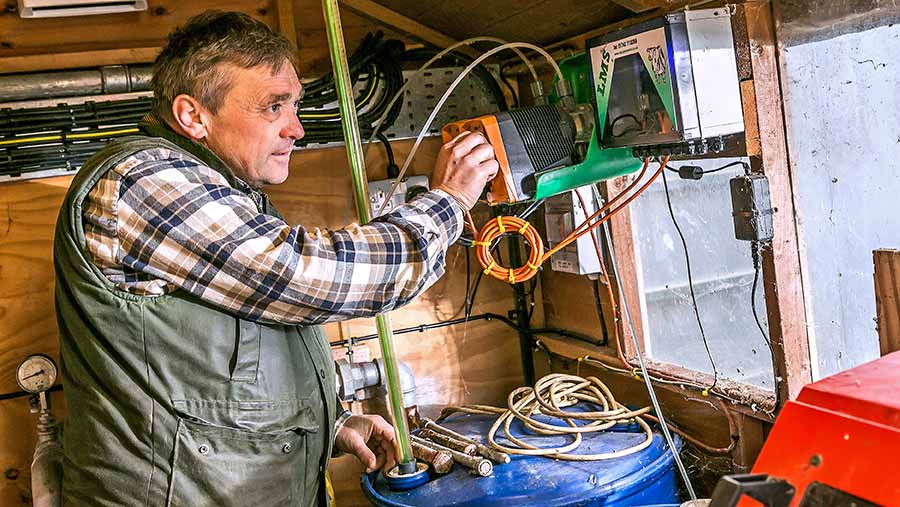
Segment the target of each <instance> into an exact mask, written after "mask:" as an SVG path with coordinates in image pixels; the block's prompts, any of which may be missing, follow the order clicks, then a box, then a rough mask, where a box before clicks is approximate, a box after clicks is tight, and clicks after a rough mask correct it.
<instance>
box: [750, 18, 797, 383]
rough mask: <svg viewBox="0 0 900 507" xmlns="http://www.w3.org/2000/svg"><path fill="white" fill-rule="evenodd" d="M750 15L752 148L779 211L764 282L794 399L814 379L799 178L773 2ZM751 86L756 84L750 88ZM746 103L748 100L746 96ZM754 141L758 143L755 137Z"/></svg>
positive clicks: (779, 360) (774, 339)
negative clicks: (792, 157)
mask: <svg viewBox="0 0 900 507" xmlns="http://www.w3.org/2000/svg"><path fill="white" fill-rule="evenodd" d="M737 9H738V10H737V14H736V15H738V16H744V18H745V21H746V27H747V42H748V44H749V48H750V51H749V53H750V66H751V70H752V76H753V78H752V85H745V87H752V88H751V89H752V93H753V95H754V98H753V102H754V103H755V104H756V108H755V109H756V121H757V125H756V128H755V129H753V128H752V126H751V127H750V128H748V129H747V132H748V134H752V135H755V136H758V143H759V144H758V148H757V149H758V150H759V153H758V154H757V153H751V157H750V165H751V169H752V170H753V171H754V172H757V173H762V174H764V175H766V176H767V177H768V178H769V191H770V194H771V199H772V207H773V209H775V210H776V212H775V217H774V221H775V239H774V240H773V241H772V244H771V248H766V249H764V250H763V252H762V268H763V286H764V288H765V297H766V308H767V311H768V321H769V335H770V338H771V343H772V347H773V349H774V352H775V363H776V364H775V371H776V373H777V375H778V376H780V377H781V378H782V382H781V391H780V392H779V399H781V400H786V399H788V398H790V399H793V398H796V396H797V395H798V394H799V393H800V389H801V388H802V387H803V386H804V385H806V384H808V383H809V382H811V381H812V371H811V364H810V355H809V334H808V331H807V326H806V310H805V307H804V293H803V284H802V278H801V266H800V262H801V259H800V249H799V242H798V233H797V220H796V210H795V209H794V193H795V189H794V186H793V185H794V182H796V181H797V179H796V175H794V174H793V170H792V167H791V165H790V163H789V161H788V154H787V141H786V132H785V123H784V114H783V104H782V96H781V87H780V82H779V68H778V61H777V55H776V51H777V50H776V47H775V44H776V42H775V23H774V16H773V12H772V5H771V3H769V2H767V1H754V2H747V3H745V4H742V5H738V7H737ZM746 91H747V92H749V91H750V90H746ZM745 103H746V101H745ZM747 144H748V146H753V145H754V143H751V142H749V140H748V143H747Z"/></svg>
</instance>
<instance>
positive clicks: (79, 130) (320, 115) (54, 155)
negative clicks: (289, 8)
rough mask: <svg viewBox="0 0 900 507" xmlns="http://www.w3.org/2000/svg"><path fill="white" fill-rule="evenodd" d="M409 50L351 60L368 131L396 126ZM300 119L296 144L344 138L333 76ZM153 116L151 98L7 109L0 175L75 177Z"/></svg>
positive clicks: (368, 42) (375, 39) (311, 90)
mask: <svg viewBox="0 0 900 507" xmlns="http://www.w3.org/2000/svg"><path fill="white" fill-rule="evenodd" d="M404 50H405V47H404V45H403V43H402V42H400V41H397V40H384V37H383V35H382V34H381V33H376V34H372V33H370V34H367V35H366V37H364V39H363V41H362V42H361V43H360V45H359V46H358V48H357V50H356V51H355V52H354V54H353V56H351V58H350V66H351V75H352V81H353V82H354V83H355V84H358V83H364V85H363V86H362V88H361V90H359V94H358V96H357V98H356V99H357V100H356V104H357V113H358V116H359V118H360V124H361V127H362V128H363V129H364V131H366V132H368V131H369V129H371V123H372V122H373V121H374V120H375V119H378V118H380V119H381V125H382V126H389V125H391V124H393V122H394V120H395V119H396V117H397V115H399V109H400V108H399V107H394V108H392V109H386V105H387V102H388V101H389V99H390V98H391V97H392V96H394V95H395V92H396V90H398V89H399V88H400V87H401V86H402V84H403V83H402V80H403V74H402V68H401V63H400V58H401V57H402V55H403V53H404ZM304 91H305V96H304V98H303V101H302V105H301V109H300V111H298V117H299V118H300V119H301V120H302V121H303V122H304V129H305V131H306V136H305V138H304V139H303V140H300V141H299V142H297V143H296V144H297V145H298V146H304V145H309V144H317V143H328V142H338V141H340V140H342V139H343V135H342V131H341V127H340V122H339V121H338V120H339V119H340V114H339V111H338V109H337V108H326V109H323V108H322V107H321V106H324V105H327V104H329V103H332V102H334V101H335V100H336V95H335V94H334V82H333V77H332V76H331V73H328V74H326V75H325V76H323V77H322V78H319V79H316V80H313V81H311V82H306V83H305V85H304ZM151 110H152V101H151V97H149V96H143V95H142V96H138V97H134V98H127V99H123V100H113V101H100V102H96V101H93V100H89V101H86V102H83V103H81V104H59V105H55V106H49V107H39V108H17V109H12V108H4V109H0V174H4V175H15V176H18V175H21V174H26V173H32V172H36V171H45V170H51V169H63V170H73V169H75V168H77V167H78V166H80V165H81V164H83V163H84V162H85V161H86V160H87V159H88V158H90V156H91V155H93V153H95V152H96V151H99V150H100V149H101V148H102V147H103V146H104V144H105V142H106V141H108V140H111V139H113V138H116V137H121V136H124V135H131V134H135V133H137V132H138V130H137V128H136V127H137V124H138V123H139V122H140V121H141V119H142V118H143V117H144V116H146V115H147V114H148V113H150V112H151Z"/></svg>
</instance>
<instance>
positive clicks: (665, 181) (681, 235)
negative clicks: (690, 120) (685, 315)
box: [662, 162, 719, 390]
mask: <svg viewBox="0 0 900 507" xmlns="http://www.w3.org/2000/svg"><path fill="white" fill-rule="evenodd" d="M662 165H663V166H665V165H666V164H665V162H663V164H662ZM663 188H664V189H665V194H666V205H667V206H668V208H669V216H670V217H671V218H672V224H673V225H674V226H675V230H676V231H677V232H678V237H679V238H681V246H682V248H683V249H684V263H685V265H686V266H687V279H688V289H690V293H691V304H692V305H693V307H694V317H696V318H697V327H698V328H700V337H701V338H702V339H703V346H704V347H706V356H707V357H708V358H709V363H710V364H711V365H712V370H713V381H712V384H711V385H710V386H709V387H708V388H707V389H708V390H712V389H714V388H715V387H716V384H717V383H718V382H719V370H718V369H717V368H716V362H715V361H714V360H713V357H712V352H711V351H710V349H709V341H708V340H707V339H706V332H705V331H704V330H703V322H702V321H701V320H700V309H699V308H698V306H697V296H696V295H695V294H694V278H693V276H692V274H691V256H690V254H689V253H688V247H687V241H685V239H684V233H683V232H682V231H681V227H680V226H679V225H678V220H676V219H675V211H674V210H672V199H671V197H670V196H669V183H668V179H667V178H666V174H665V173H663Z"/></svg>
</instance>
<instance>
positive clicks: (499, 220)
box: [497, 217, 506, 234]
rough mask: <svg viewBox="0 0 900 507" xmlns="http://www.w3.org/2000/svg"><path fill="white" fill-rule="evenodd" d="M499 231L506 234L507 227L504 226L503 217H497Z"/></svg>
mask: <svg viewBox="0 0 900 507" xmlns="http://www.w3.org/2000/svg"><path fill="white" fill-rule="evenodd" d="M497 229H500V234H503V233H505V232H506V227H504V226H503V217H497Z"/></svg>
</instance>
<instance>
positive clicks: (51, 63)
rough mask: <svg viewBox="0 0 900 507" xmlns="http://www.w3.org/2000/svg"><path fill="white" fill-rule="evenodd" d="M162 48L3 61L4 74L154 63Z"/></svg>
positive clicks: (30, 57) (117, 50)
mask: <svg viewBox="0 0 900 507" xmlns="http://www.w3.org/2000/svg"><path fill="white" fill-rule="evenodd" d="M161 50H162V47H161V46H160V47H146V48H129V49H107V50H101V51H79V52H75V53H50V54H37V55H23V56H7V57H3V58H0V74H13V73H16V72H36V71H43V70H63V69H77V68H81V67H100V66H103V65H126V64H132V63H150V62H152V61H153V60H155V59H156V55H158V54H159V52H160V51H161Z"/></svg>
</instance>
